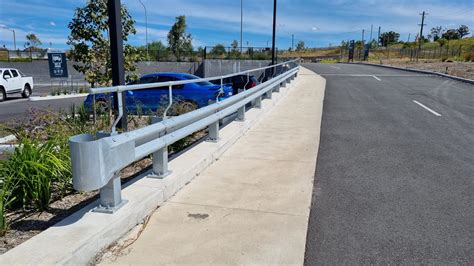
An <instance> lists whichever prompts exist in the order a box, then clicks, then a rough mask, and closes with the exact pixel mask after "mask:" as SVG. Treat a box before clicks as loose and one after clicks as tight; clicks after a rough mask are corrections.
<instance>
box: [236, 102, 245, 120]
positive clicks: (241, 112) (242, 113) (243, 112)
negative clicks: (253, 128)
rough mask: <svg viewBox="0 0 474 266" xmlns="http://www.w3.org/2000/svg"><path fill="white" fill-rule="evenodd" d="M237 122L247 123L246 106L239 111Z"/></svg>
mask: <svg viewBox="0 0 474 266" xmlns="http://www.w3.org/2000/svg"><path fill="white" fill-rule="evenodd" d="M237 121H245V105H244V106H242V107H240V108H239V110H238V111H237Z"/></svg>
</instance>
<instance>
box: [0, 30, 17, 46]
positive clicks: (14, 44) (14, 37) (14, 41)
mask: <svg viewBox="0 0 474 266" xmlns="http://www.w3.org/2000/svg"><path fill="white" fill-rule="evenodd" d="M0 28H1V29H6V30H9V31H11V32H13V50H16V36H15V30H14V29H10V28H8V27H5V26H0Z"/></svg>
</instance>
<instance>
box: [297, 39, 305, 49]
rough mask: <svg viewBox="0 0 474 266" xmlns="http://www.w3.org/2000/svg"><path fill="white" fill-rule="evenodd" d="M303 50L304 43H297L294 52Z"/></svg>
mask: <svg viewBox="0 0 474 266" xmlns="http://www.w3.org/2000/svg"><path fill="white" fill-rule="evenodd" d="M304 49H305V46H304V41H298V44H297V45H296V51H302V50H304Z"/></svg>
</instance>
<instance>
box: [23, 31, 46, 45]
mask: <svg viewBox="0 0 474 266" xmlns="http://www.w3.org/2000/svg"><path fill="white" fill-rule="evenodd" d="M41 44H42V43H41V41H40V39H39V38H38V37H37V36H36V34H34V33H28V34H27V35H26V42H25V48H38V46H40V45H41Z"/></svg>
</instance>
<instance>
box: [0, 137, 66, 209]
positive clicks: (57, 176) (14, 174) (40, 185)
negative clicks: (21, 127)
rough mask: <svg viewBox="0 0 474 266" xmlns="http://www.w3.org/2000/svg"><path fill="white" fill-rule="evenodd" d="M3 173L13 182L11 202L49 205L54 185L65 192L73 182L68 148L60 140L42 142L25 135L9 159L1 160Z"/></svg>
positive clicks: (42, 207)
mask: <svg viewBox="0 0 474 266" xmlns="http://www.w3.org/2000/svg"><path fill="white" fill-rule="evenodd" d="M0 176H2V177H3V180H8V182H10V183H11V184H15V186H14V187H11V188H10V189H11V195H10V197H9V201H8V203H9V205H11V206H12V207H17V208H18V207H23V208H26V207H29V206H31V205H33V206H34V207H35V208H36V209H37V210H39V211H43V210H45V209H47V208H48V205H49V203H50V201H51V196H52V187H53V185H54V186H55V187H57V188H58V191H63V192H64V191H65V190H66V189H67V188H69V187H70V184H71V181H72V172H71V163H70V159H69V150H68V149H67V147H65V146H64V145H62V144H61V143H60V142H59V141H57V140H48V141H46V142H44V143H40V142H38V141H35V140H31V139H28V138H24V139H22V140H21V141H20V143H19V146H18V147H17V148H16V149H15V151H14V152H13V153H12V154H11V156H10V157H9V159H8V160H6V161H2V162H0Z"/></svg>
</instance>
